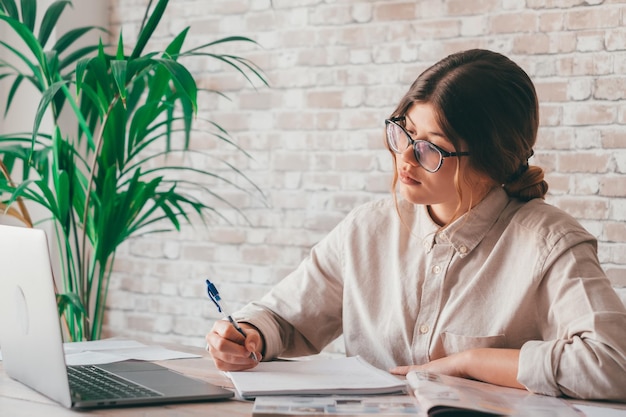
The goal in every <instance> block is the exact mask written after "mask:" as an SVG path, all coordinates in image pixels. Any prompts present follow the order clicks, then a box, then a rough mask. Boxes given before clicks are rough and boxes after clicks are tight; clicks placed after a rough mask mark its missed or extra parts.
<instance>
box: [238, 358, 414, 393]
mask: <svg viewBox="0 0 626 417" xmlns="http://www.w3.org/2000/svg"><path fill="white" fill-rule="evenodd" d="M228 375H229V376H230V378H231V379H232V381H233V384H234V385H235V388H236V389H237V391H238V392H239V394H240V395H241V396H242V397H243V398H255V397H257V396H264V395H333V394H340V395H364V394H392V393H403V392H406V391H407V384H406V382H405V381H403V380H400V379H398V378H396V377H394V376H393V375H391V374H389V373H387V372H385V371H382V370H380V369H378V368H375V367H374V366H372V365H370V364H369V363H367V362H365V361H364V360H363V359H361V358H360V357H358V356H354V357H347V358H331V359H312V360H304V361H274V362H263V363H260V364H259V365H258V366H257V367H256V368H253V369H251V370H248V371H243V372H229V373H228Z"/></svg>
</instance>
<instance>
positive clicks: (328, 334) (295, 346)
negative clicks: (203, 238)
mask: <svg viewBox="0 0 626 417" xmlns="http://www.w3.org/2000/svg"><path fill="white" fill-rule="evenodd" d="M347 221H348V220H347V219H344V220H343V221H342V222H341V223H340V224H339V225H338V226H337V227H335V229H334V230H332V231H331V232H330V233H329V234H328V235H327V236H326V237H325V238H324V239H322V240H321V241H320V242H319V243H318V244H317V245H315V246H314V247H313V248H312V250H311V252H310V254H309V256H308V257H306V258H305V259H304V260H303V261H302V262H301V263H300V265H299V266H298V268H297V269H296V270H295V271H294V272H292V273H291V274H289V275H288V276H287V277H285V278H284V279H283V280H282V281H281V282H280V283H278V284H277V285H276V286H275V287H274V288H273V289H272V290H270V292H269V293H268V294H267V295H265V296H264V297H263V298H262V299H261V300H260V301H257V302H253V303H250V304H248V305H247V306H245V307H244V308H243V309H242V310H240V311H238V312H236V313H235V314H234V315H233V317H234V318H235V319H236V320H238V321H243V322H247V323H250V324H252V325H254V326H255V327H257V328H258V329H259V331H260V332H261V334H262V335H263V338H264V345H265V352H263V357H264V359H272V358H275V357H277V356H283V357H293V356H304V355H311V354H316V353H319V352H320V351H321V350H322V349H323V348H324V347H325V346H326V345H327V344H329V343H330V342H332V341H333V340H334V339H336V338H337V337H338V336H339V335H341V333H342V300H343V284H342V263H341V253H342V247H341V236H342V233H343V232H342V230H341V229H342V227H343V224H344V223H346V222H347Z"/></svg>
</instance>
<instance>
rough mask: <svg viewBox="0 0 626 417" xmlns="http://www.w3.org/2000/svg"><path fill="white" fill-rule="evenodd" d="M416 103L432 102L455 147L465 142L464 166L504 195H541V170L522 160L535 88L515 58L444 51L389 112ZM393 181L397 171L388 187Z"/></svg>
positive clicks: (535, 107)
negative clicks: (497, 186) (466, 157)
mask: <svg viewBox="0 0 626 417" xmlns="http://www.w3.org/2000/svg"><path fill="white" fill-rule="evenodd" d="M416 102H419V103H428V104H430V105H431V106H433V107H434V109H435V112H436V113H437V115H438V122H439V125H440V127H441V129H442V130H443V133H444V135H445V136H446V137H447V138H448V140H450V142H451V143H452V145H453V146H454V148H455V150H457V151H458V150H460V149H461V141H463V142H465V144H466V146H465V148H466V150H468V151H469V152H470V154H471V155H470V156H469V164H470V166H471V167H473V168H474V169H475V170H477V171H479V172H483V173H485V174H486V175H487V176H489V177H490V178H491V179H493V180H494V181H495V182H496V183H498V184H501V185H502V186H503V188H504V190H505V191H506V192H507V194H508V195H509V196H511V197H516V198H518V199H521V200H524V201H528V200H531V199H533V198H544V196H545V194H546V192H547V191H548V184H547V183H546V182H545V181H544V173H543V169H541V168H540V167H537V166H529V165H528V158H530V157H531V156H532V155H533V146H534V145H535V141H536V139H537V130H538V128H539V104H538V100H537V93H536V91H535V87H534V85H533V83H532V81H531V80H530V78H529V77H528V75H527V74H526V72H524V70H522V69H521V68H520V67H519V66H518V65H517V64H516V63H514V62H513V61H511V60H510V59H509V58H507V57H505V56H504V55H501V54H499V53H496V52H492V51H488V50H483V49H472V50H467V51H463V52H458V53H455V54H452V55H449V56H447V57H446V58H444V59H442V60H441V61H439V62H437V63H436V64H434V65H433V66H431V67H430V68H428V69H427V70H426V71H424V72H423V73H422V74H421V75H420V76H419V77H418V78H417V79H416V80H415V82H413V84H412V85H411V87H410V88H409V91H408V92H407V93H406V94H405V96H404V97H403V98H402V100H400V104H399V105H398V107H397V108H396V109H395V111H394V112H393V114H392V115H391V116H392V117H398V116H404V115H405V114H406V113H407V112H408V111H409V109H410V107H411V106H412V105H413V104H414V103H416ZM394 163H395V158H394ZM396 181H397V173H396V177H395V178H394V182H393V184H394V187H395V184H396ZM457 189H459V187H458V184H457Z"/></svg>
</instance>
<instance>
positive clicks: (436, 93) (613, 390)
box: [207, 50, 626, 400]
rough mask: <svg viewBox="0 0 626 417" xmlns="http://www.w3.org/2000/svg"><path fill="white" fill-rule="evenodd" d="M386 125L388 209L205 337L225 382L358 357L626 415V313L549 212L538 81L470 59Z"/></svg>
mask: <svg viewBox="0 0 626 417" xmlns="http://www.w3.org/2000/svg"><path fill="white" fill-rule="evenodd" d="M385 123H386V140H387V146H388V148H389V150H390V151H391V154H392V156H393V158H394V165H395V168H396V170H395V176H394V181H393V184H394V191H395V189H396V188H399V191H400V194H401V196H402V198H401V199H399V200H397V199H396V198H395V195H396V193H395V192H394V193H393V196H394V197H393V198H390V199H388V200H383V201H376V202H372V203H368V204H365V205H363V206H361V207H358V208H356V209H354V210H353V211H352V212H351V213H350V214H349V215H348V216H347V217H346V218H345V219H344V220H343V221H342V222H341V223H340V224H339V225H338V226H337V227H336V228H335V229H334V230H333V231H331V232H330V234H329V235H328V236H327V237H325V238H324V239H323V240H322V241H321V242H320V243H319V244H317V245H316V246H315V247H314V248H313V249H312V251H311V254H310V256H309V257H307V258H306V259H305V260H304V261H303V262H302V263H301V265H300V266H299V267H298V269H297V270H296V271H294V272H293V273H292V274H290V275H289V276H287V277H286V278H285V279H284V280H283V281H282V282H281V283H280V284H278V285H277V286H276V287H275V288H274V289H273V290H272V291H271V292H270V293H269V294H268V295H266V296H265V297H264V298H263V299H262V300H261V301H259V302H255V303H251V304H250V305H248V306H246V307H245V308H244V309H243V310H241V311H239V312H238V313H237V314H236V315H235V316H236V317H235V318H236V319H237V320H238V321H240V322H241V323H242V324H241V325H242V327H244V329H246V331H247V337H246V338H245V339H244V337H243V336H241V335H240V334H239V333H237V331H236V330H235V329H234V328H233V327H232V326H231V325H229V324H228V322H224V321H220V322H218V323H216V324H215V325H214V327H213V329H212V331H211V332H210V333H209V334H208V335H207V342H208V347H209V350H210V352H211V355H212V357H213V359H214V361H215V363H216V365H217V367H218V368H219V369H223V370H243V369H248V368H252V367H254V366H255V364H256V362H255V361H254V359H253V358H251V356H250V353H251V352H255V353H258V354H259V355H262V356H263V358H264V359H272V358H275V357H277V356H279V355H280V356H301V355H307V354H314V353H318V352H319V351H320V350H321V349H323V348H324V347H325V346H326V345H327V344H328V343H329V342H331V341H332V340H333V339H335V338H336V337H338V336H339V335H341V334H343V336H344V339H345V344H346V353H347V354H348V355H357V354H358V355H361V356H362V357H363V358H365V359H366V360H368V361H369V362H370V363H372V364H374V365H375V366H378V367H380V368H383V369H390V370H391V372H393V373H396V374H406V373H407V372H408V371H410V370H412V369H420V370H428V371H433V372H440V373H444V374H448V375H454V376H460V377H466V378H473V379H478V380H481V381H485V382H489V383H493V384H498V385H503V386H510V387H518V388H525V389H528V390H529V391H531V392H535V393H541V394H547V395H554V396H559V395H566V396H571V397H577V398H586V399H610V400H626V383H625V382H626V376H625V375H626V337H624V331H625V329H626V309H625V308H624V305H623V304H622V303H621V301H620V299H619V298H618V297H617V295H616V294H615V291H614V290H613V288H612V287H611V284H610V282H609V280H608V279H607V278H606V276H605V273H604V272H603V270H602V268H601V267H600V264H599V261H598V258H597V253H596V241H595V239H594V237H593V236H591V235H590V234H589V233H588V232H587V231H585V230H584V229H583V228H582V226H581V225H580V224H579V223H578V222H577V221H576V220H574V219H573V218H572V217H570V216H569V215H567V214H566V213H564V212H563V211H561V210H559V209H557V208H555V207H553V206H551V205H548V204H547V203H545V202H544V200H543V198H544V195H545V193H546V191H547V189H548V186H547V184H546V182H545V181H544V180H543V176H544V175H543V170H542V169H541V168H539V167H536V166H530V165H529V164H528V159H529V158H530V157H531V156H532V155H533V146H534V144H535V140H536V136H537V130H538V126H539V114H538V102H537V96H536V93H535V89H534V86H533V84H532V82H531V80H530V79H529V77H528V75H527V74H526V73H525V72H524V71H523V70H522V69H521V68H520V67H519V66H517V65H516V64H515V63H514V62H512V61H511V60H509V59H508V58H506V57H505V56H503V55H500V54H498V53H495V52H491V51H486V50H469V51H465V52H460V53H456V54H453V55H451V56H448V57H447V58H445V59H443V60H442V61H440V62H438V63H437V64H435V65H433V66H432V67H431V68H429V69H427V70H426V71H425V72H424V73H423V74H421V75H420V76H419V77H418V79H417V80H416V81H415V82H414V83H413V85H412V86H411V88H410V89H409V91H408V92H407V94H406V95H405V96H404V98H403V99H402V100H401V101H400V104H399V105H398V107H397V108H396V110H395V111H394V112H393V114H392V115H391V117H390V118H389V119H388V120H386V121H385Z"/></svg>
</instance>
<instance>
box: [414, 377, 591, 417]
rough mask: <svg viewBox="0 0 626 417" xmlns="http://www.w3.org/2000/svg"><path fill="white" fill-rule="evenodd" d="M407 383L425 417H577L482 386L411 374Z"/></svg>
mask: <svg viewBox="0 0 626 417" xmlns="http://www.w3.org/2000/svg"><path fill="white" fill-rule="evenodd" d="M407 381H408V382H409V385H410V386H411V388H412V389H413V391H414V393H415V397H416V399H417V401H418V403H419V405H420V408H421V409H423V410H424V413H425V415H428V416H433V417H434V416H437V417H439V416H458V415H472V416H494V415H498V416H542V417H567V416H572V417H577V416H580V414H579V413H578V412H577V411H576V409H574V408H573V407H572V406H571V405H570V404H568V403H567V402H566V401H564V400H562V399H560V398H555V397H549V396H545V395H537V394H532V393H530V392H528V391H525V390H520V389H515V388H506V387H500V386H497V385H492V384H487V383H484V382H479V381H474V380H469V379H463V378H456V377H452V376H446V375H439V374H434V373H430V372H421V371H412V372H409V373H408V374H407Z"/></svg>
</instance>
